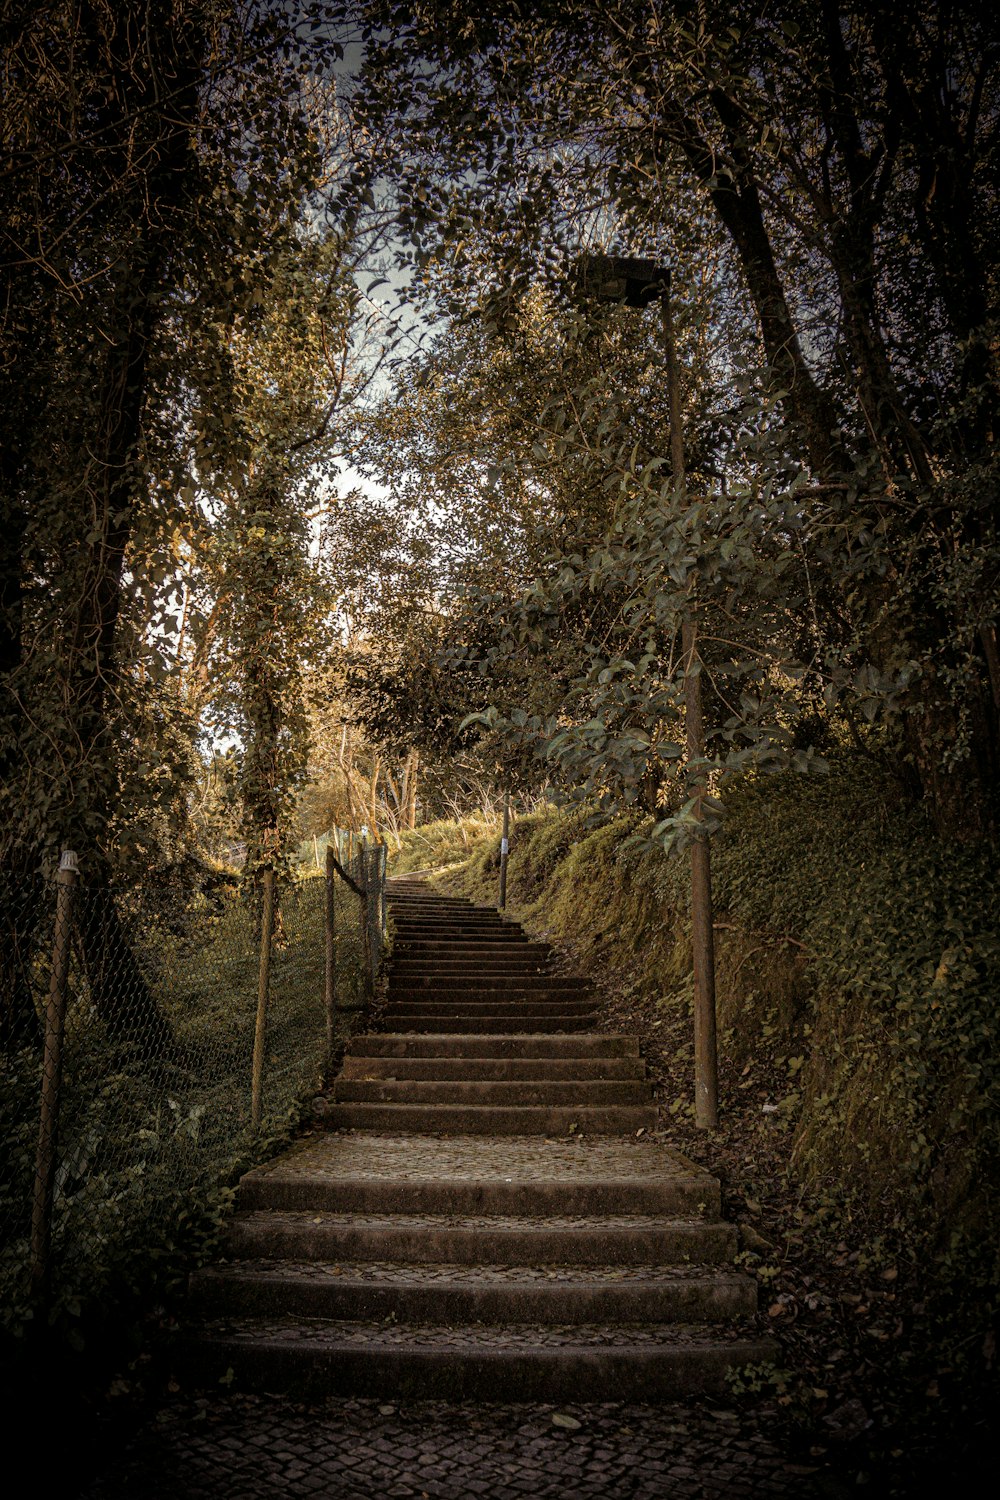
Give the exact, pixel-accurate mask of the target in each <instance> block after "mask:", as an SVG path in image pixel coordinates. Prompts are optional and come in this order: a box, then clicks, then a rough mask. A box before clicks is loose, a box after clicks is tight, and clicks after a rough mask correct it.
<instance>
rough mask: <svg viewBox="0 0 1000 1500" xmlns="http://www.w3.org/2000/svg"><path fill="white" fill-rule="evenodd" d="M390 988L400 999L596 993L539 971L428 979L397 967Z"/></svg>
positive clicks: (438, 975) (486, 972) (446, 975)
mask: <svg viewBox="0 0 1000 1500" xmlns="http://www.w3.org/2000/svg"><path fill="white" fill-rule="evenodd" d="M389 988H390V990H391V991H392V992H393V994H397V995H444V994H455V995H477V994H487V995H506V994H509V993H511V992H513V993H515V994H530V995H589V996H591V997H592V996H593V993H594V991H593V989H592V988H591V986H590V985H588V984H583V983H582V982H581V981H580V980H579V979H560V978H559V977H558V976H557V975H552V974H539V973H538V971H537V969H529V970H528V971H527V972H526V973H518V974H511V975H510V977H509V978H507V977H506V976H505V975H503V974H496V973H494V972H493V971H492V970H480V971H479V974H478V976H477V974H475V973H473V972H471V971H470V972H469V973H467V974H449V973H446V972H445V973H437V972H435V973H433V974H428V975H427V977H426V978H425V979H418V978H417V977H416V975H415V974H412V973H405V972H404V973H402V974H397V972H396V969H395V967H393V968H392V969H391V970H390V971H389Z"/></svg>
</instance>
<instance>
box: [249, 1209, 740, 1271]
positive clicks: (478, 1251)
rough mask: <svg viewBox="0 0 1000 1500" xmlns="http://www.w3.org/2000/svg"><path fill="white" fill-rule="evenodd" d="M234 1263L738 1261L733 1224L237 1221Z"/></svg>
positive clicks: (616, 1263) (663, 1263) (619, 1263)
mask: <svg viewBox="0 0 1000 1500" xmlns="http://www.w3.org/2000/svg"><path fill="white" fill-rule="evenodd" d="M226 1246H227V1250H228V1253H229V1255H230V1256H231V1257H232V1258H233V1259H235V1260H248V1259H249V1260H319V1261H328V1262H331V1263H332V1264H334V1265H335V1264H336V1263H337V1262H338V1261H370V1260H378V1261H395V1262H403V1263H405V1264H406V1265H458V1266H473V1265H491V1266H676V1265H684V1264H686V1263H690V1264H692V1265H707V1264H710V1263H718V1262H724V1261H725V1262H728V1261H731V1260H732V1258H733V1256H734V1255H735V1253H736V1232H735V1230H734V1229H733V1227H732V1225H730V1224H723V1223H697V1224H676V1225H671V1226H668V1227H664V1228H660V1229H624V1228H622V1229H615V1228H613V1227H609V1226H608V1225H607V1224H601V1223H600V1222H598V1223H596V1224H594V1225H587V1226H586V1227H585V1228H583V1227H581V1228H565V1229H546V1228H544V1227H539V1228H531V1229H516V1228H507V1229H485V1228H475V1229H455V1228H450V1229H449V1228H441V1229H435V1228H433V1227H426V1226H421V1227H419V1228H407V1227H406V1226H405V1225H396V1224H392V1225H382V1226H368V1225H364V1224H358V1225H351V1226H346V1225H342V1224H336V1225H330V1224H322V1223H320V1224H314V1223H304V1224H289V1223H288V1222H287V1221H286V1220H279V1221H276V1222H275V1221H272V1222H269V1223H267V1224H266V1225H261V1224H260V1223H259V1222H258V1221H243V1220H240V1219H234V1220H233V1221H232V1223H231V1224H230V1226H229V1230H228V1233H227V1235H226Z"/></svg>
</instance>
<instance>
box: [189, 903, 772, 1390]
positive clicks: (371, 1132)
mask: <svg viewBox="0 0 1000 1500" xmlns="http://www.w3.org/2000/svg"><path fill="white" fill-rule="evenodd" d="M390 903H391V911H392V918H393V927H394V932H395V940H394V945H393V953H392V964H391V970H390V979H389V987H388V1003H387V1009H386V1014H385V1024H386V1027H387V1030H386V1031H385V1032H383V1033H378V1034H372V1035H369V1036H363V1037H360V1038H357V1039H355V1041H354V1042H353V1043H352V1045H351V1048H350V1050H349V1053H348V1055H347V1057H346V1059H345V1062H344V1067H343V1070H342V1072H341V1074H340V1076H339V1077H338V1078H337V1080H336V1082H335V1084H334V1086H333V1102H332V1104H331V1107H330V1109H329V1112H328V1115H327V1116H326V1123H327V1125H328V1126H329V1127H330V1129H329V1131H328V1132H327V1133H324V1134H322V1135H320V1136H319V1137H315V1136H314V1137H313V1138H311V1139H306V1140H304V1141H302V1142H301V1143H299V1145H297V1146H296V1147H294V1148H293V1149H292V1150H291V1151H289V1152H287V1153H285V1154H284V1155H283V1156H281V1157H279V1158H278V1159H277V1160H275V1161H273V1162H270V1163H268V1164H267V1165H266V1166H263V1167H260V1168H257V1169H256V1170H255V1171H252V1172H250V1173H248V1174H247V1175H246V1176H245V1177H244V1178H243V1180H242V1182H241V1184H240V1191H239V1200H238V1212H237V1213H236V1214H235V1215H234V1217H233V1219H232V1221H231V1223H230V1226H229V1232H228V1243H227V1251H228V1260H227V1261H226V1262H225V1263H221V1264H218V1265H215V1266H211V1267H208V1268H205V1269H203V1270H202V1271H200V1272H198V1273H196V1274H195V1276H194V1277H193V1278H192V1283H191V1298H190V1300H191V1306H192V1310H193V1311H194V1313H195V1314H196V1315H198V1316H199V1317H200V1318H201V1319H202V1320H203V1323H202V1326H201V1328H200V1329H199V1330H198V1333H197V1336H196V1337H195V1338H193V1339H190V1340H188V1342H187V1344H186V1348H187V1350H188V1352H189V1354H190V1355H191V1357H192V1359H193V1361H194V1366H195V1369H196V1370H197V1372H198V1373H199V1375H201V1376H202V1377H203V1378H208V1379H217V1378H219V1376H220V1375H222V1374H224V1373H225V1372H226V1371H227V1370H229V1369H231V1370H232V1371H233V1372H234V1377H235V1380H236V1382H237V1385H238V1387H240V1388H243V1389H247V1388H251V1389H264V1390H271V1391H273V1390H288V1391H293V1392H295V1393H297V1394H302V1395H320V1394H332V1393H350V1394H354V1395H361V1394H368V1395H393V1396H398V1395H410V1396H414V1397H416V1396H420V1397H430V1396H435V1397H445V1398H450V1399H462V1398H472V1399H492V1400H557V1401H565V1400H569V1399H573V1400H643V1401H648V1400H655V1399H661V1398H668V1397H676V1396H679V1395H685V1394H689V1393H695V1392H700V1391H705V1390H710V1389H716V1388H718V1387H719V1386H720V1385H721V1384H723V1382H724V1377H725V1373H726V1371H727V1370H728V1369H730V1368H732V1367H734V1366H739V1365H743V1364H748V1363H758V1362H760V1361H763V1360H766V1359H769V1358H773V1356H774V1346H773V1344H772V1343H771V1341H769V1340H767V1339H764V1338H761V1337H758V1336H756V1335H755V1334H754V1332H753V1318H754V1314H755V1311H756V1293H755V1286H754V1283H753V1282H752V1280H751V1279H750V1278H749V1277H747V1276H745V1275H743V1274H742V1273H740V1272H738V1271H737V1270H736V1269H735V1268H734V1267H733V1265H732V1260H733V1256H734V1254H735V1251H736V1237H735V1230H734V1229H733V1227H732V1226H731V1225H729V1224H727V1223H726V1222H724V1221H723V1220H722V1219H720V1217H719V1197H720V1195H719V1184H718V1182H717V1180H716V1179H715V1178H713V1177H712V1176H710V1175H709V1174H708V1173H706V1172H704V1171H702V1170H701V1169H700V1168H697V1167H695V1166H694V1165H692V1164H691V1163H690V1162H688V1161H686V1160H685V1159H684V1158H683V1157H681V1156H679V1155H678V1154H677V1153H675V1152H672V1151H670V1150H668V1149H667V1148H666V1147H665V1146H663V1145H662V1144H660V1143H659V1142H658V1141H656V1140H654V1139H653V1138H651V1136H650V1132H651V1131H653V1130H654V1129H655V1126H656V1118H657V1117H656V1109H655V1105H654V1104H653V1101H652V1096H651V1091H650V1087H649V1084H648V1082H647V1081H646V1078H645V1070H644V1066H643V1063H642V1060H641V1058H640V1057H639V1051H638V1046H637V1044H636V1043H635V1042H634V1041H632V1040H630V1039H629V1038H626V1037H620V1036H607V1035H602V1034H600V1033H598V1032H595V1031H594V1030H592V1029H591V1028H592V1027H593V1024H594V1017H595V1003H596V1002H595V996H594V995H593V993H592V992H591V990H590V989H589V988H588V987H587V985H586V984H584V983H583V982H582V981H580V980H575V979H568V978H565V977H564V976H562V975H560V974H559V973H558V972H557V968H556V964H555V960H554V956H553V955H552V953H551V952H550V950H549V949H548V948H547V947H546V946H545V945H544V944H541V943H534V942H529V941H528V939H527V938H526V936H525V935H524V933H523V932H522V930H521V928H520V927H519V926H518V925H517V924H516V923H514V922H510V921H508V920H506V919H504V918H503V917H501V916H500V915H498V913H496V912H494V911H490V910H487V909H484V908H481V907H474V906H472V905H471V904H470V903H468V902H465V901H461V900H458V899H456V898H451V897H445V896H440V895H437V894H436V893H434V892H433V890H432V889H430V888H429V887H428V886H427V885H426V884H425V883H424V882H423V881H420V880H415V879H412V878H411V879H400V880H396V881H392V882H390Z"/></svg>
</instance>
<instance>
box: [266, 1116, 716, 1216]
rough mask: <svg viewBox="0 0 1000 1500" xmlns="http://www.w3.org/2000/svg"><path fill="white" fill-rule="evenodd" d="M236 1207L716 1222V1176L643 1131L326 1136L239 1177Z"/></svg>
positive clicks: (370, 1133)
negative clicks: (634, 1134) (635, 1134)
mask: <svg viewBox="0 0 1000 1500" xmlns="http://www.w3.org/2000/svg"><path fill="white" fill-rule="evenodd" d="M238 1201H239V1205H240V1207H241V1208H242V1209H268V1208H271V1209H283V1208H294V1209H301V1210H303V1211H305V1210H309V1209H311V1210H312V1211H313V1212H319V1211H320V1210H324V1209H326V1210H334V1211H337V1212H342V1213H344V1212H370V1213H390V1212H398V1213H412V1214H441V1213H452V1214H474V1215H482V1214H514V1215H517V1216H531V1215H541V1216H543V1217H551V1216H552V1215H554V1214H562V1215H565V1214H583V1215H600V1214H659V1215H662V1216H665V1217H667V1218H691V1217H697V1218H703V1219H714V1218H718V1216H719V1212H720V1201H721V1192H720V1187H719V1181H718V1178H716V1177H713V1176H712V1175H711V1174H710V1173H708V1172H705V1171H704V1170H703V1169H702V1168H700V1167H696V1166H695V1165H694V1164H693V1163H692V1162H690V1161H688V1160H687V1159H686V1158H685V1157H683V1156H681V1155H680V1154H679V1153H678V1152H676V1151H671V1150H670V1149H668V1148H667V1147H666V1146H664V1145H662V1144H661V1143H660V1142H658V1141H654V1140H652V1139H650V1138H649V1137H642V1138H639V1139H635V1138H628V1139H626V1138H623V1137H619V1136H590V1137H579V1136H569V1137H567V1136H564V1137H562V1138H561V1139H558V1140H555V1139H551V1138H548V1139H547V1138H545V1137H541V1136H522V1137H520V1138H518V1137H512V1136H511V1137H505V1138H502V1139H497V1140H490V1139H489V1138H484V1137H482V1136H474V1137H463V1136H452V1137H451V1138H450V1139H448V1140H442V1139H440V1138H439V1137H430V1138H428V1137H425V1136H417V1135H414V1136H394V1135H380V1134H376V1133H374V1132H357V1133H354V1134H350V1135H327V1134H326V1133H324V1132H320V1133H319V1134H317V1135H315V1136H313V1137H311V1138H309V1139H307V1140H304V1141H300V1142H299V1143H298V1144H297V1145H295V1146H293V1147H292V1148H291V1149H289V1150H288V1151H286V1152H284V1153H283V1154H282V1155H281V1156H280V1157H277V1158H276V1159H275V1160H273V1161H270V1162H266V1163H264V1164H263V1165H262V1166H259V1167H254V1168H252V1169H251V1170H250V1171H249V1172H247V1173H246V1174H245V1175H244V1176H243V1178H242V1179H241V1180H240V1185H239V1190H238Z"/></svg>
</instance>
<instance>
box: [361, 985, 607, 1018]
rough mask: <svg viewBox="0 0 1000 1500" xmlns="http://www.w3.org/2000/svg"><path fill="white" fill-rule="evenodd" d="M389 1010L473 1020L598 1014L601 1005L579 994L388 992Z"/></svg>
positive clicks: (458, 991)
mask: <svg viewBox="0 0 1000 1500" xmlns="http://www.w3.org/2000/svg"><path fill="white" fill-rule="evenodd" d="M387 1004H388V1008H390V1010H393V1008H394V1010H400V1011H463V1013H466V1014H469V1016H475V1014H478V1013H481V1011H496V1014H498V1016H516V1014H522V1016H531V1014H535V1013H537V1014H538V1016H546V1014H547V1013H549V1011H586V1013H588V1014H592V1013H594V1010H595V1007H597V1001H595V998H594V996H592V995H588V993H586V992H583V993H580V992H579V990H529V989H525V990H520V989H519V987H517V986H513V984H511V986H510V989H505V990H493V989H475V990H415V989H411V987H409V986H408V987H406V989H403V990H394V989H391V986H390V992H388V1002H387Z"/></svg>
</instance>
